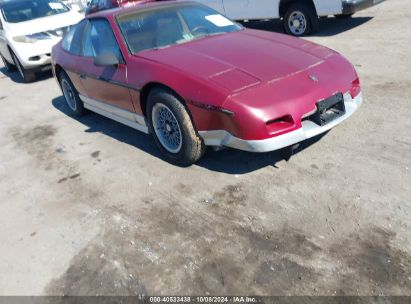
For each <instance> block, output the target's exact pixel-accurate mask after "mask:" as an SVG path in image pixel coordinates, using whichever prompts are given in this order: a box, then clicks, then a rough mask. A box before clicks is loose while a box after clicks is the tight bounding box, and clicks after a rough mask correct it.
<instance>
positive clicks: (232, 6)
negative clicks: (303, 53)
mask: <svg viewBox="0 0 411 304" xmlns="http://www.w3.org/2000/svg"><path fill="white" fill-rule="evenodd" d="M196 1H198V2H200V3H203V4H205V5H208V6H210V7H212V8H214V9H215V10H217V11H219V12H220V13H222V14H224V15H226V16H227V17H229V18H231V19H234V20H258V19H280V18H281V19H282V20H283V26H284V30H285V32H286V33H288V34H290V35H294V36H304V35H308V34H310V33H311V32H315V31H316V30H318V27H319V20H318V18H319V17H323V16H329V15H335V16H339V17H351V16H352V15H353V14H354V13H356V12H357V11H359V10H363V9H365V8H368V7H370V6H373V5H376V4H378V3H380V2H383V1H384V0H196Z"/></svg>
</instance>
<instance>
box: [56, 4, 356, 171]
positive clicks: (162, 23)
mask: <svg viewBox="0 0 411 304" xmlns="http://www.w3.org/2000/svg"><path fill="white" fill-rule="evenodd" d="M52 65H53V73H54V75H55V77H56V80H57V81H58V83H59V85H60V88H61V89H62V92H63V95H64V97H65V100H66V103H67V106H68V109H69V110H70V111H71V113H72V114H73V115H83V114H84V113H85V109H88V110H91V111H94V112H96V113H99V114H101V115H104V116H107V117H109V118H111V119H113V120H116V121H118V122H121V123H123V124H125V125H128V126H130V127H132V128H135V129H137V130H140V131H142V132H145V133H149V134H152V136H153V137H154V140H155V142H156V143H157V145H158V147H159V149H160V151H162V153H163V154H164V155H165V157H166V158H167V159H168V160H169V161H170V162H172V163H175V164H178V165H181V166H188V165H191V164H193V163H194V162H196V161H197V160H199V159H200V158H201V157H202V155H203V153H204V152H205V146H214V147H216V148H220V147H223V146H226V147H232V148H236V149H240V150H244V151H250V152H268V151H273V150H278V149H282V148H286V147H289V146H293V145H295V144H296V143H299V142H301V141H303V140H305V139H307V138H311V137H314V136H316V135H319V134H321V133H324V132H326V131H328V130H330V129H331V128H333V127H335V126H336V125H338V124H340V123H341V122H343V121H344V120H346V119H347V118H348V117H350V116H351V115H352V114H353V113H354V112H355V111H356V110H357V109H358V108H359V106H360V104H361V103H362V95H361V87H360V81H359V78H358V75H357V73H356V71H355V69H354V67H353V65H352V64H351V63H350V62H349V61H348V60H346V59H345V58H344V57H343V56H342V55H340V54H338V53H337V52H335V51H332V50H330V49H328V48H326V47H323V46H320V45H317V44H314V43H311V42H309V41H305V40H301V39H297V38H294V37H290V36H285V35H281V34H277V33H271V32H266V31H258V30H251V29H246V28H244V27H243V26H241V25H239V24H237V23H235V22H233V21H231V20H230V19H228V18H226V17H225V16H223V15H221V14H219V13H218V12H216V11H215V10H213V9H211V8H209V7H207V6H205V5H202V4H200V3H197V2H191V1H190V2H175V1H166V2H153V3H147V4H142V5H138V6H135V7H130V8H121V9H114V10H106V11H102V12H99V13H95V14H91V15H89V16H87V18H85V19H84V20H83V21H81V22H80V23H79V24H78V25H76V26H75V27H74V28H73V29H71V30H70V32H69V33H67V35H66V36H65V38H64V39H63V40H62V41H61V42H60V43H59V44H57V45H56V46H54V47H53V51H52Z"/></svg>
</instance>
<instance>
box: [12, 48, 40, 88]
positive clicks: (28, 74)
mask: <svg viewBox="0 0 411 304" xmlns="http://www.w3.org/2000/svg"><path fill="white" fill-rule="evenodd" d="M12 57H13V60H14V64H15V65H16V67H17V71H18V72H19V74H20V76H21V78H23V81H24V82H26V83H27V82H33V81H35V80H36V74H35V73H34V71H31V70H27V69H25V68H24V67H23V66H22V64H21V63H20V61H19V59H18V58H17V56H16V55H15V54H14V53H12Z"/></svg>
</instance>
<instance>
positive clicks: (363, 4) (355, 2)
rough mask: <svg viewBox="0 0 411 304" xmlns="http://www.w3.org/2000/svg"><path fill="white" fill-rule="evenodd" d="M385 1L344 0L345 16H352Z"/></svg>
mask: <svg viewBox="0 0 411 304" xmlns="http://www.w3.org/2000/svg"><path fill="white" fill-rule="evenodd" d="M384 1H385V0H344V1H343V3H342V4H343V15H351V14H354V13H356V12H358V11H361V10H363V9H366V8H369V7H371V6H374V5H377V4H379V3H381V2H384Z"/></svg>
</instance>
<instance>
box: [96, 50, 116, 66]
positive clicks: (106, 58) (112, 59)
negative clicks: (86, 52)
mask: <svg viewBox="0 0 411 304" xmlns="http://www.w3.org/2000/svg"><path fill="white" fill-rule="evenodd" d="M119 63H120V60H119V59H118V58H117V56H116V55H114V53H104V54H100V55H98V56H97V57H95V58H94V64H95V65H96V66H117V65H119Z"/></svg>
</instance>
